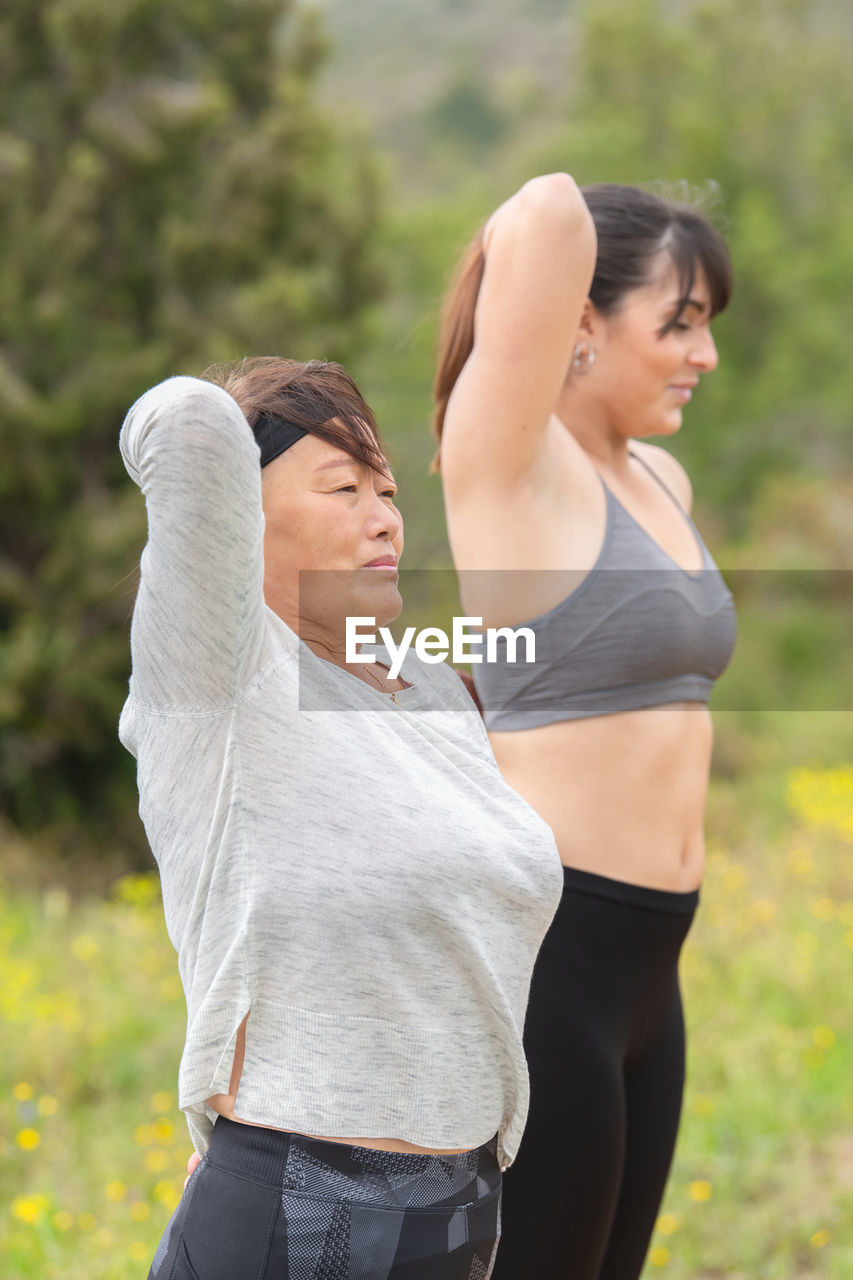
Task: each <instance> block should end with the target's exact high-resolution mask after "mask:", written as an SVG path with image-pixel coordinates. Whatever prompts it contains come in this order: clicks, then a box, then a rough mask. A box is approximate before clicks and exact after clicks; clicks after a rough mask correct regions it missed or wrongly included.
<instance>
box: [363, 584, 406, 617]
mask: <svg viewBox="0 0 853 1280" xmlns="http://www.w3.org/2000/svg"><path fill="white" fill-rule="evenodd" d="M358 610H359V613H360V616H361V617H364V618H375V619H376V625H377V627H387V626H388V623H389V622H393V621H394V619H395V618H399V616H400V614H401V613H402V611H403V597H402V596H401V595H400V592H399V591H398V589H397V584H396V582H389V583H381V584H378V585H377V586H376V587H374V588H373V590H372V591H360V592H359V595H358Z"/></svg>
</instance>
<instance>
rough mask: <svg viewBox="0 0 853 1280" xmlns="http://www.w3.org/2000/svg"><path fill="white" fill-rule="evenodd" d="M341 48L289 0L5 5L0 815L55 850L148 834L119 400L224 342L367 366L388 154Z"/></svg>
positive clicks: (246, 349)
mask: <svg viewBox="0 0 853 1280" xmlns="http://www.w3.org/2000/svg"><path fill="white" fill-rule="evenodd" d="M324 52H325V41H324V37H323V34H322V31H321V29H320V27H319V26H318V23H317V20H316V18H315V17H313V16H312V15H311V14H310V13H308V12H306V11H304V10H302V9H299V8H297V6H296V4H295V3H293V2H292V0H219V2H218V3H214V2H213V0H192V2H191V3H186V4H177V5H176V4H173V3H170V0H111V2H110V3H109V4H104V3H103V0H38V2H37V3H32V0H8V3H7V4H6V5H5V6H4V8H3V13H2V16H0V120H2V125H0V448H2V468H0V743H2V745H0V813H5V814H6V816H7V818H8V819H9V820H11V822H13V823H14V824H15V825H16V826H17V827H18V828H19V829H21V830H29V831H32V830H34V829H39V830H41V831H42V832H43V833H45V832H47V833H48V838H49V839H50V840H51V841H52V842H53V843H54V844H59V845H62V844H65V845H71V846H74V847H77V845H78V844H79V843H80V841H79V836H80V829H81V824H83V823H85V824H86V826H87V827H88V829H89V834H88V835H87V837H86V838H87V842H88V843H89V844H91V843H93V841H94V840H95V839H97V838H102V837H104V835H105V833H112V836H113V837H114V840H113V843H114V844H116V843H117V844H121V843H122V842H123V841H130V842H131V843H135V844H136V846H137V848H139V847H141V840H140V836H139V828H138V826H137V824H136V819H135V799H134V791H133V774H132V761H130V760H129V759H125V758H124V754H125V753H123V752H122V751H121V749H120V748H118V747H117V743H116V718H117V715H118V711H119V709H120V706H121V702H122V700H123V697H124V694H125V691H126V678H127V668H128V646H127V634H126V627H125V624H126V621H127V615H128V614H129V611H130V599H129V596H128V592H127V590H126V589H125V590H124V591H122V588H121V579H122V578H123V577H124V576H125V575H126V574H127V573H128V570H132V568H133V566H134V564H135V560H136V557H137V554H138V551H139V549H140V546H141V543H142V541H143V538H144V515H143V510H142V504H141V502H140V500H139V496H138V493H136V492H135V491H133V489H132V486H130V485H129V484H128V483H127V481H126V477H125V476H124V474H123V469H122V467H121V464H120V460H119V457H118V452H117V447H116V440H117V432H118V428H119V425H120V423H121V419H122V417H123V414H124V412H125V410H126V409H127V407H128V406H129V404H130V403H131V402H132V401H133V400H134V399H135V397H136V396H137V395H138V394H139V393H140V392H141V391H142V390H143V389H144V388H145V387H147V386H148V385H150V384H151V383H153V382H156V381H158V380H159V379H160V378H162V377H164V376H166V375H168V374H171V373H176V372H197V371H198V370H199V369H201V368H203V367H204V366H205V365H207V364H208V363H209V362H210V361H211V360H214V359H229V358H234V357H238V356H241V355H243V354H246V353H259V352H264V353H271V352H273V353H278V354H282V355H297V356H304V357H308V356H318V355H325V356H329V357H334V358H338V359H344V360H346V359H350V358H351V357H352V355H353V353H354V352H355V351H357V350H358V348H359V346H360V344H361V343H362V341H363V338H364V331H365V316H366V314H367V309H368V307H369V304H370V303H371V302H372V301H373V300H374V299H375V298H376V297H377V296H378V295H379V293H380V292H381V289H382V274H381V271H380V270H379V266H378V261H377V258H376V256H375V254H374V249H373V245H374V236H375V228H376V223H377V218H378V206H379V184H378V181H377V171H376V166H375V163H374V160H373V158H372V154H371V153H370V152H369V151H368V149H367V148H366V147H365V146H364V145H363V143H362V142H361V141H360V140H359V139H358V138H357V137H355V136H353V135H352V134H350V133H348V132H347V130H346V129H345V128H342V127H341V126H340V125H337V124H334V123H333V122H332V120H331V119H330V118H329V117H328V115H327V113H325V112H323V111H322V110H320V109H319V108H318V107H317V105H316V104H315V102H314V101H313V99H314V82H315V78H316V75H317V72H318V69H319V67H320V65H321V62H322V60H323V57H324ZM131 591H132V588H131Z"/></svg>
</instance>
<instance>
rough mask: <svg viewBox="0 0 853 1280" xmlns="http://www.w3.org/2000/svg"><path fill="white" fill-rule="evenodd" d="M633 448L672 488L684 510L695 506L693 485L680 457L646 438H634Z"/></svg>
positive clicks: (668, 486) (669, 487)
mask: <svg viewBox="0 0 853 1280" xmlns="http://www.w3.org/2000/svg"><path fill="white" fill-rule="evenodd" d="M631 448H632V449H633V450H634V452H635V453H636V454H637V456H638V457H639V458H642V460H643V462H645V464H646V466H647V467H650V468H651V470H652V471H653V472H654V473H655V475H656V476H657V478H658V479H659V480H660V481H662V483H663V484H665V485H666V487H667V488H668V489H671V490H672V492H673V493H674V494H675V496H676V498H677V499H678V501H679V502H680V503H681V505H682V506H683V507H684V510H685V511H690V509H691V508H692V506H693V486H692V485H691V483H690V477H689V476H688V474H687V472H686V471H685V470H684V467H682V465H681V463H680V462H679V461H678V459H677V458H674V457H673V456H672V454H671V453H670V452H669V451H668V450H667V449H662V448H661V447H660V445H657V444H647V443H646V442H645V441H644V440H633V441H632V442H631Z"/></svg>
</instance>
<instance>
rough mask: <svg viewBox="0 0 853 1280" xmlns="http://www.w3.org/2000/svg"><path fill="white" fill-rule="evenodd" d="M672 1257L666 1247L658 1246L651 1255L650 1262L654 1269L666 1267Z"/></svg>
mask: <svg viewBox="0 0 853 1280" xmlns="http://www.w3.org/2000/svg"><path fill="white" fill-rule="evenodd" d="M671 1256H672V1255H671V1254H670V1252H669V1249H667V1248H666V1246H665V1245H662V1244H656V1245H655V1247H654V1248H653V1249H652V1250H651V1252H650V1253H649V1262H650V1263H651V1264H652V1266H653V1267H665V1266H666V1264H667V1263H668V1262H669V1260H670V1257H671Z"/></svg>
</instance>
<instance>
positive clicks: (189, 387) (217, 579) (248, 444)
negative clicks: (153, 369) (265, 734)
mask: <svg viewBox="0 0 853 1280" xmlns="http://www.w3.org/2000/svg"><path fill="white" fill-rule="evenodd" d="M120 446H121V452H122V456H123V458H124V461H125V465H126V467H127V469H128V471H129V473H130V475H131V477H132V479H133V480H135V482H136V483H137V484H138V485H139V487H140V488H141V490H142V492H143V494H144V495H145V505H146V510H147V514H148V542H147V544H146V547H145V550H144V551H143V553H142V562H141V582H140V587H139V594H138V596H137V600H136V607H135V609H134V613H133V626H132V629H131V649H132V653H133V689H134V694H135V696H136V697H137V698H138V700H139V701H140V702H142V703H145V704H146V705H149V706H153V707H157V708H160V709H163V710H166V709H173V710H181V711H188V710H198V711H208V710H215V709H221V708H223V707H226V706H228V705H230V704H231V703H232V702H233V701H234V699H235V698H236V697H237V696H238V695H239V693H240V691H241V689H242V687H243V686H244V684H245V682H246V681H247V680H248V679H249V678H250V676H251V673H252V671H253V669H254V666H255V663H256V661H257V657H258V653H259V649H260V643H261V637H262V633H263V613H264V596H263V527H264V523H263V514H262V510H261V474H260V464H259V460H258V447H257V445H256V444H255V440H254V437H253V435H252V431H251V428H250V427H249V424H248V422H247V421H246V419H245V417H244V416H243V414H242V412H241V411H240V409H239V408H238V406H237V404H236V402H235V401H234V400H233V399H232V397H231V396H230V395H228V393H227V392H226V391H223V390H222V388H221V387H217V386H214V385H213V384H212V383H210V382H204V381H202V380H200V379H198V378H170V379H168V380H167V381H166V382H162V383H160V384H159V385H158V386H156V387H153V388H152V389H151V390H150V391H147V392H146V393H145V395H143V396H142V397H141V398H140V399H139V400H137V401H136V403H135V404H134V405H133V407H132V408H131V410H130V412H129V413H128V415H127V417H126V418H125V421H124V425H123V427H122V431H121V440H120Z"/></svg>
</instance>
